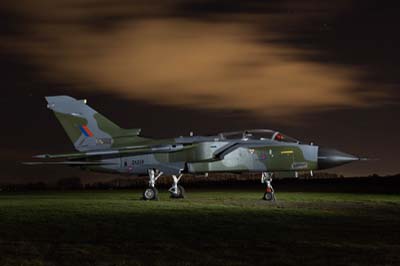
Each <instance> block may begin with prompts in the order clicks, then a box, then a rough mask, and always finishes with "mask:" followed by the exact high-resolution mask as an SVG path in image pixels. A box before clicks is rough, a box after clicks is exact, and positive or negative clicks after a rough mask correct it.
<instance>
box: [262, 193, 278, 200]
mask: <svg viewBox="0 0 400 266" xmlns="http://www.w3.org/2000/svg"><path fill="white" fill-rule="evenodd" d="M263 200H266V201H275V196H274V192H265V193H264V197H263Z"/></svg>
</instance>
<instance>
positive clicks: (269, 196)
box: [261, 172, 276, 201]
mask: <svg viewBox="0 0 400 266" xmlns="http://www.w3.org/2000/svg"><path fill="white" fill-rule="evenodd" d="M272 175H273V173H268V172H263V173H262V175H261V183H263V184H266V187H265V193H264V196H263V200H266V201H275V200H276V198H275V193H274V188H273V187H272V185H271V183H272Z"/></svg>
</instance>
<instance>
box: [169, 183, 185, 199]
mask: <svg viewBox="0 0 400 266" xmlns="http://www.w3.org/2000/svg"><path fill="white" fill-rule="evenodd" d="M176 190H177V191H176V192H172V191H171V198H172V199H183V198H184V197H185V189H184V188H183V187H182V186H181V185H178V186H177V189H176Z"/></svg>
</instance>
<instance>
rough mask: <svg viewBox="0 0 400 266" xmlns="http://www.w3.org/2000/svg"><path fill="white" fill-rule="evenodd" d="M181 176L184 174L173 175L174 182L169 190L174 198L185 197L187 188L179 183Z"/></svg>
mask: <svg viewBox="0 0 400 266" xmlns="http://www.w3.org/2000/svg"><path fill="white" fill-rule="evenodd" d="M181 177H182V174H180V175H179V176H178V177H176V175H172V179H173V181H174V183H173V184H172V187H171V188H170V189H169V190H168V191H169V192H170V193H171V198H173V199H183V198H184V197H185V189H184V188H183V187H182V186H180V185H178V182H179V180H181Z"/></svg>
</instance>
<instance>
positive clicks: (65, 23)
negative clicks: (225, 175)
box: [0, 0, 400, 182]
mask: <svg viewBox="0 0 400 266" xmlns="http://www.w3.org/2000/svg"><path fill="white" fill-rule="evenodd" d="M399 11H400V10H399V8H396V2H395V1H369V0H364V1H350V0H345V1H298V0H293V1H253V0H248V1H235V0H230V1H221V0H218V1H189V0H182V1H179V0H170V1H160V0H155V1H149V0H147V1H128V0H98V1H95V0H90V1H89V0H79V1H78V0H68V1H67V0H60V1H54V0H52V1H50V0H38V1H23V0H20V1H18V0H17V1H11V0H3V1H2V2H1V4H0V19H1V23H0V70H1V72H0V73H1V87H2V91H3V94H2V97H1V98H0V101H1V102H0V103H1V104H0V106H1V107H0V111H1V114H2V115H1V117H2V118H3V122H2V123H1V125H2V138H1V142H0V144H1V151H2V152H1V155H0V156H1V165H0V166H1V167H2V169H3V171H2V172H1V173H0V178H1V180H0V182H10V181H16V182H20V181H24V182H25V181H27V180H28V181H31V180H35V181H37V180H48V179H49V178H53V177H54V173H55V172H57V178H58V177H60V176H63V175H64V176H67V175H71V174H74V175H75V174H78V175H81V176H85V175H86V173H79V172H74V171H71V170H68V169H67V170H65V168H32V167H26V166H21V165H20V162H21V161H24V160H29V158H30V156H32V155H34V154H40V153H59V152H72V151H73V147H72V145H71V143H70V142H69V139H68V138H67V137H66V135H65V133H64V131H63V130H62V128H61V126H60V125H59V124H58V122H57V120H56V119H55V118H54V117H53V114H52V113H51V112H50V111H49V110H47V109H46V103H45V101H44V99H43V97H44V96H46V95H58V94H68V95H71V96H74V97H76V98H82V99H83V98H86V99H88V103H89V105H91V106H92V107H94V108H95V109H96V110H98V111H99V112H101V113H102V114H104V115H105V116H107V117H109V118H110V119H111V120H113V121H114V122H116V123H117V124H119V125H120V126H122V127H126V128H136V127H140V128H142V133H143V135H146V136H154V137H174V136H179V135H187V134H188V133H189V132H190V131H194V132H195V133H196V134H213V133H216V132H219V131H229V130H239V129H244V128H272V129H276V130H279V131H282V132H284V133H285V134H287V135H290V136H293V137H295V138H298V139H300V140H302V141H304V142H310V141H313V142H314V143H315V144H317V145H322V146H327V147H335V148H337V149H340V150H343V151H346V152H348V153H352V154H356V155H360V156H362V157H370V158H377V159H378V160H373V161H370V162H358V163H354V164H351V165H348V166H343V167H339V168H337V169H334V170H332V171H331V172H337V173H342V174H345V175H347V176H352V175H370V174H373V173H378V174H381V175H385V174H394V173H399V172H400V162H399V156H398V151H399V150H400V144H399V142H398V138H399V133H400V130H399V129H400V125H399V122H398V121H399V119H398V117H399V116H400V103H399V98H400V92H399V90H398V86H399V83H400V63H399V62H400V51H399V47H400V37H399V34H398V33H399V30H398V25H399V20H398V13H399Z"/></svg>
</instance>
